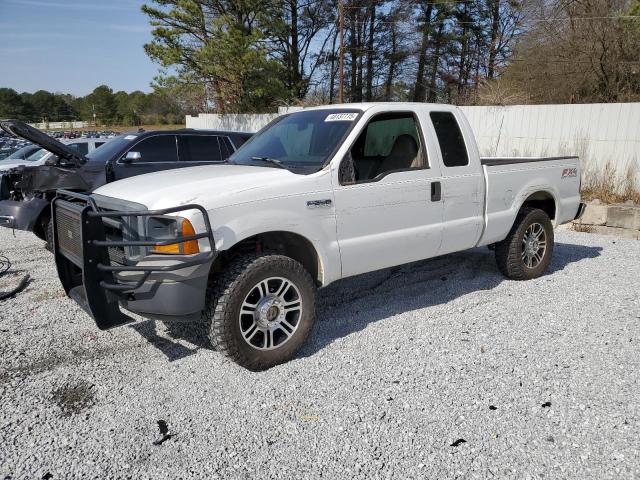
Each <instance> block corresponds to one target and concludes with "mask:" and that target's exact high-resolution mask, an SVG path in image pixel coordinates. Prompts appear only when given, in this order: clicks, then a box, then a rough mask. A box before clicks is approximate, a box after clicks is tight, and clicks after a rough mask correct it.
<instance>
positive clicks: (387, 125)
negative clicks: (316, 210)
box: [334, 112, 442, 277]
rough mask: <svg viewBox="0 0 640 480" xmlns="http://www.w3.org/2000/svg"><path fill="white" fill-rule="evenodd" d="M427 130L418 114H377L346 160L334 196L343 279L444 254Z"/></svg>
mask: <svg viewBox="0 0 640 480" xmlns="http://www.w3.org/2000/svg"><path fill="white" fill-rule="evenodd" d="M420 132H421V130H420V128H419V124H418V121H417V119H416V116H415V114H413V113H412V112H393V113H384V114H379V115H375V116H373V117H372V118H371V119H370V121H369V122H368V123H367V125H366V126H365V127H364V129H363V130H362V133H361V134H360V135H359V137H358V139H357V140H356V141H355V143H354V144H353V146H352V147H351V149H350V151H349V153H348V154H347V156H346V157H345V158H344V159H343V160H342V163H341V165H340V168H339V171H340V173H339V181H338V184H337V185H335V187H334V198H335V209H336V216H337V237H338V244H339V247H340V256H341V260H342V276H343V277H347V276H351V275H357V274H359V273H363V272H367V271H371V270H377V269H382V268H386V267H390V266H393V265H399V264H403V263H408V262H412V261H415V260H420V259H423V258H428V257H431V256H435V255H436V254H437V252H438V249H439V248H440V242H441V237H442V202H441V201H440V200H439V198H438V196H437V192H438V191H439V189H438V188H436V187H439V185H438V181H439V180H440V179H439V176H440V173H439V169H438V165H437V164H433V165H430V164H429V159H428V158H427V152H426V149H425V147H424V145H425V143H424V139H423V137H422V135H421V133H420ZM432 183H433V184H434V185H432ZM432 190H433V193H434V194H435V195H434V196H433V197H432Z"/></svg>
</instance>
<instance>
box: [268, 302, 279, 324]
mask: <svg viewBox="0 0 640 480" xmlns="http://www.w3.org/2000/svg"><path fill="white" fill-rule="evenodd" d="M278 315H280V309H279V308H278V307H276V306H275V305H272V306H271V307H269V309H268V310H267V321H269V322H273V321H274V320H275V319H276V317H277V316H278Z"/></svg>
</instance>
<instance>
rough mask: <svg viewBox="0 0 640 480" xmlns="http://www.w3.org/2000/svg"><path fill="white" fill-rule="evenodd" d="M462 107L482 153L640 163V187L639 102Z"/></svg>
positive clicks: (262, 121)
mask: <svg viewBox="0 0 640 480" xmlns="http://www.w3.org/2000/svg"><path fill="white" fill-rule="evenodd" d="M461 108H462V110H463V111H464V113H465V114H466V115H467V117H468V118H469V121H470V123H471V126H472V128H473V131H474V133H475V135H476V139H477V141H478V145H479V147H480V152H481V154H482V155H483V156H554V155H579V156H580V157H581V160H582V164H583V170H584V171H585V172H586V173H591V172H594V171H597V170H601V169H602V168H603V167H604V166H605V165H606V164H607V163H608V162H610V163H612V164H613V165H614V166H615V168H616V171H617V172H618V175H619V176H620V178H622V177H624V176H625V175H626V173H627V171H628V168H629V166H630V165H635V167H636V171H637V172H638V174H637V177H636V180H637V182H638V183H639V185H640V103H610V104H604V103H596V104H585V105H515V106H508V107H461ZM286 111H287V109H282V111H281V112H280V113H284V112H286ZM276 116H277V114H260V115H224V116H223V115H212V114H200V115H198V116H197V117H190V116H188V117H187V127H191V128H211V129H225V130H241V131H257V130H259V129H260V128H262V127H263V126H264V125H266V124H267V123H269V122H270V121H271V120H272V119H273V118H275V117H276Z"/></svg>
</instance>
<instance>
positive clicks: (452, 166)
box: [429, 111, 484, 255]
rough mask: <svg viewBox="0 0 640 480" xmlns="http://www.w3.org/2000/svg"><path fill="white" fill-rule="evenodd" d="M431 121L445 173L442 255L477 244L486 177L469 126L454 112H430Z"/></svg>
mask: <svg viewBox="0 0 640 480" xmlns="http://www.w3.org/2000/svg"><path fill="white" fill-rule="evenodd" d="M429 119H430V121H431V124H432V126H433V129H434V132H435V136H436V137H437V143H438V154H439V156H440V162H439V163H440V166H441V169H442V203H443V208H444V212H443V218H444V225H443V227H444V229H443V234H442V244H441V247H440V251H439V254H441V255H442V254H445V253H449V252H456V251H460V250H465V249H467V248H471V247H473V246H475V245H476V243H477V242H478V240H479V238H480V234H481V232H482V223H483V221H484V217H483V207H484V177H483V176H482V170H481V167H480V164H479V157H478V153H477V151H476V150H475V144H474V143H473V138H472V137H471V131H470V129H469V128H467V127H468V126H467V124H466V123H462V122H461V121H460V120H462V119H461V118H458V117H457V116H456V115H455V114H454V113H453V112H452V111H431V112H429ZM463 131H464V133H463Z"/></svg>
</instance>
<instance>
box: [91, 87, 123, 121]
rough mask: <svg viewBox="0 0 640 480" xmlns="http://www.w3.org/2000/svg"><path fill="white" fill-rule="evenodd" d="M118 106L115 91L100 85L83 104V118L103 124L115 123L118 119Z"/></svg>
mask: <svg viewBox="0 0 640 480" xmlns="http://www.w3.org/2000/svg"><path fill="white" fill-rule="evenodd" d="M117 111H118V106H117V104H116V99H115V96H114V95H113V90H111V88H109V87H108V86H106V85H100V86H99V87H96V88H95V89H94V90H93V92H91V93H90V94H89V95H88V96H87V97H86V98H85V99H84V102H83V116H84V118H85V119H91V120H93V118H94V114H95V119H96V120H97V121H98V122H100V123H103V124H109V123H112V122H114V121H115V120H116V119H117V117H116V114H117Z"/></svg>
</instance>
